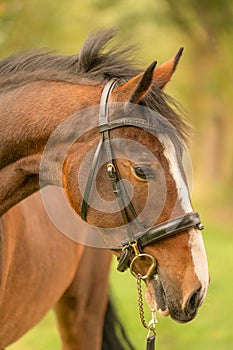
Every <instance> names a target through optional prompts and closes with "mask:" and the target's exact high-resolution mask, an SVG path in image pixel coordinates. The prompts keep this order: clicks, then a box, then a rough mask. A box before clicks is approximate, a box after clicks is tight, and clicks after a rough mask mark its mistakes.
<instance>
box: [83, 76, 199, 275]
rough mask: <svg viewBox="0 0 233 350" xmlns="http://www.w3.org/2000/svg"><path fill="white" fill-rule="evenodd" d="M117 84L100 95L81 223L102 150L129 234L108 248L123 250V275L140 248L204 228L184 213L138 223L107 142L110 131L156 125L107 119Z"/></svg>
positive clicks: (194, 216)
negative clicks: (96, 139) (148, 225)
mask: <svg viewBox="0 0 233 350" xmlns="http://www.w3.org/2000/svg"><path fill="white" fill-rule="evenodd" d="M116 84H117V79H113V80H111V81H109V82H108V83H107V84H106V85H105V87H104V89H103V92H102V96H101V100H100V109H99V125H98V128H99V132H100V135H101V138H100V142H99V144H98V146H97V149H96V151H95V154H94V157H93V161H92V165H91V168H90V172H89V175H88V179H87V183H86V187H85V190H84V195H83V202H82V207H81V217H82V219H83V220H85V221H87V220H86V217H87V209H88V199H89V195H90V192H91V187H92V183H93V179H94V175H95V171H96V168H97V162H98V159H99V155H100V152H101V150H102V149H104V151H105V153H106V155H107V164H106V168H107V174H108V177H109V179H110V182H111V185H112V189H113V192H114V194H115V196H116V199H117V201H118V204H119V208H120V212H121V215H122V218H123V221H124V224H125V225H126V229H127V234H128V238H127V239H124V240H122V241H121V247H111V249H112V250H119V249H122V254H121V255H120V256H119V258H118V261H119V264H118V267H117V269H118V270H119V271H122V272H123V271H125V270H126V269H127V268H128V267H129V261H130V259H131V256H132V254H135V256H137V255H139V253H140V249H142V248H144V247H145V246H147V245H148V244H151V243H155V242H158V241H160V240H161V239H165V238H167V237H170V236H173V235H176V234H177V233H180V232H182V231H185V230H187V229H189V228H192V227H196V228H198V229H199V230H202V229H203V228H204V227H203V225H202V224H201V221H200V217H199V214H198V213H197V212H191V213H187V214H184V215H183V216H180V217H177V218H174V219H171V220H168V221H165V222H163V223H161V224H158V225H155V226H153V227H151V228H149V229H148V228H146V227H145V226H144V225H143V224H142V223H141V222H140V221H139V220H138V218H137V213H136V211H135V209H134V207H133V204H132V203H131V201H130V199H129V195H128V193H127V191H126V189H125V187H124V185H123V183H122V181H121V177H120V173H119V170H118V169H117V165H116V162H115V160H114V157H113V151H112V147H111V143H110V130H113V129H116V128H120V127H127V126H134V127H137V128H143V129H145V130H148V131H155V125H153V124H151V123H148V122H147V121H145V120H143V119H138V118H135V119H132V118H122V119H118V120H114V121H109V120H108V100H109V97H110V95H111V93H112V91H113V89H114V87H115V86H116ZM132 219H133V220H132ZM132 224H133V225H134V226H136V228H137V230H138V232H137V233H134V232H133V230H132Z"/></svg>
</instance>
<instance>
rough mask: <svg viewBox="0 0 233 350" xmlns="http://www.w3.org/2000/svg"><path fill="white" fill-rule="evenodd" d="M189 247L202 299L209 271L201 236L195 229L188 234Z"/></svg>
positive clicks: (207, 282)
mask: <svg viewBox="0 0 233 350" xmlns="http://www.w3.org/2000/svg"><path fill="white" fill-rule="evenodd" d="M189 235H190V238H189V245H190V248H191V254H192V259H193V264H194V269H195V273H196V275H197V277H198V279H199V281H200V283H201V285H202V298H203V299H204V298H205V296H206V293H207V289H208V285H209V269H208V261H207V256H206V251H205V246H204V242H203V238H202V234H201V232H200V231H199V230H197V229H194V228H193V229H191V230H190V232H189Z"/></svg>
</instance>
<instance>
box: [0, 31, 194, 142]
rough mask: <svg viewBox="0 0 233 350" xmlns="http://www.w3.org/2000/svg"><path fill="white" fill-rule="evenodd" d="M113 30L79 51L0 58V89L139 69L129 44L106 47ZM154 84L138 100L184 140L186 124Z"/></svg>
mask: <svg viewBox="0 0 233 350" xmlns="http://www.w3.org/2000/svg"><path fill="white" fill-rule="evenodd" d="M115 35H116V32H115V30H108V31H101V32H97V33H94V34H92V35H90V36H89V37H88V38H87V40H86V41H85V43H84V45H83V47H82V49H81V51H80V53H79V54H76V55H72V56H59V55H54V54H51V53H50V52H41V51H38V50H37V51H31V52H27V53H23V54H18V55H12V56H9V57H7V58H5V59H3V60H2V61H0V93H6V92H8V91H10V90H13V89H16V88H18V87H20V86H23V85H25V84H29V83H32V82H36V81H42V80H43V81H45V80H47V81H63V82H70V83H73V84H82V83H85V84H92V85H102V84H105V83H106V82H107V81H109V80H110V79H112V78H118V79H124V80H128V79H130V78H131V77H133V76H135V75H137V74H138V73H139V72H141V70H140V69H139V68H137V67H136V65H135V63H134V62H133V61H132V60H131V59H130V57H131V56H132V46H131V47H127V48H125V49H122V48H121V45H115V46H112V47H110V48H108V49H106V46H107V44H109V43H110V42H111V41H112V39H113V38H114V37H115ZM166 99H167V96H166V95H165V94H163V93H162V92H161V90H160V89H158V88H156V87H155V86H154V87H153V89H151V92H150V93H149V94H147V95H146V97H145V98H144V99H143V102H142V104H143V105H145V106H147V107H150V108H152V109H154V110H156V111H158V112H159V113H161V114H162V115H163V116H164V117H165V118H166V119H167V120H168V121H170V122H171V124H172V125H173V126H174V127H175V128H176V129H177V131H178V132H179V134H180V136H181V137H182V138H183V139H184V140H185V141H187V136H188V131H189V128H188V127H187V125H186V123H185V122H184V121H183V119H182V118H181V117H180V115H178V114H177V112H175V111H174V110H173V109H172V108H171V107H170V104H173V106H174V102H173V101H172V100H171V99H170V98H169V103H167V102H166Z"/></svg>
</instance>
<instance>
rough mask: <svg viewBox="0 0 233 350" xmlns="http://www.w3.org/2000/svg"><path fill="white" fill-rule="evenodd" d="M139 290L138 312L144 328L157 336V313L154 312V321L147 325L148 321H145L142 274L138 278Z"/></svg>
mask: <svg viewBox="0 0 233 350" xmlns="http://www.w3.org/2000/svg"><path fill="white" fill-rule="evenodd" d="M137 290H138V310H139V316H140V320H141V323H142V325H143V327H144V328H146V329H148V330H149V333H150V332H153V333H154V334H155V326H156V323H157V320H156V318H155V311H154V310H152V319H151V321H150V322H149V323H148V324H147V323H146V320H145V313H144V306H143V296H142V278H141V275H140V274H138V276H137Z"/></svg>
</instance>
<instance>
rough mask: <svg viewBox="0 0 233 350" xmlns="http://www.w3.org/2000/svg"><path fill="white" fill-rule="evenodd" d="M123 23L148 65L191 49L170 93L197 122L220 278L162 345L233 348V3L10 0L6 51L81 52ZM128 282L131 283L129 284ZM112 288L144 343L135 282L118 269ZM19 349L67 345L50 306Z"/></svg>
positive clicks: (210, 248) (196, 158) (197, 164)
mask: <svg viewBox="0 0 233 350" xmlns="http://www.w3.org/2000/svg"><path fill="white" fill-rule="evenodd" d="M113 26H114V27H117V28H119V37H120V39H121V40H123V41H124V42H126V43H130V44H131V43H136V44H139V50H138V53H137V60H138V61H139V62H140V64H141V66H142V67H147V65H149V64H150V63H151V62H152V60H154V59H156V60H158V62H159V63H162V62H163V61H165V60H167V59H168V58H170V57H171V56H172V55H173V54H175V53H176V51H177V50H178V48H179V47H180V46H184V47H185V51H184V55H183V58H182V61H181V63H180V65H179V68H178V70H177V72H176V73H175V75H174V78H173V81H172V82H171V83H170V85H169V86H168V88H167V93H168V94H170V95H172V96H173V97H174V98H175V99H177V100H178V101H179V102H180V103H181V104H182V105H183V107H184V109H185V110H186V111H187V113H188V115H189V116H190V119H191V120H192V123H193V125H194V133H193V138H192V139H193V141H192V144H191V157H192V161H193V169H194V190H193V200H194V206H195V208H196V209H198V210H200V212H201V214H202V217H203V221H204V223H205V226H206V230H205V231H204V237H205V243H206V249H207V253H208V257H209V265H210V273H211V279H212V281H211V285H210V289H209V293H208V297H207V300H206V302H205V305H204V306H203V307H202V309H201V312H200V314H199V316H198V317H197V319H195V320H194V321H193V322H191V323H190V324H187V325H179V324H176V323H175V322H173V321H171V320H170V319H159V325H158V344H157V349H187V348H189V349H190V350H191V349H199V350H210V349H211V350H215V349H216V350H217V349H221V350H228V349H229V350H230V349H232V348H233V332H232V328H233V303H232V294H233V278H232V271H233V257H232V255H233V230H232V227H233V225H232V216H233V210H232V209H233V201H232V198H233V186H232V185H233V133H232V131H233V116H232V115H231V114H232V110H233V98H232V97H233V96H232V81H233V69H232V59H233V2H232V1H230V0H202V1H200V0H179V1H176V0H138V1H136V0H111V1H108V0H59V1H47V0H5V1H4V0H0V47H1V51H0V52H1V58H3V57H5V56H7V55H8V54H11V53H13V52H15V51H22V50H25V49H30V48H38V47H40V48H41V47H42V48H47V49H52V50H57V51H58V52H60V53H62V54H67V55H68V54H72V53H77V52H79V50H80V47H81V45H82V43H83V41H84V40H85V38H86V36H87V34H88V33H89V32H90V31H94V30H98V29H100V28H109V27H113ZM126 286H127V288H126ZM111 291H112V295H113V297H114V299H115V303H116V305H117V309H118V310H119V313H120V316H121V317H122V319H123V320H124V322H125V323H126V326H127V329H128V331H129V334H130V336H131V338H132V340H133V342H134V344H135V346H136V349H137V350H139V349H143V348H144V340H145V339H144V338H145V336H146V333H145V331H144V330H143V329H142V327H141V326H140V323H139V319H138V316H137V306H136V287H135V281H134V279H133V278H131V277H130V276H129V274H128V273H126V274H120V273H117V272H116V271H115V263H114V266H113V269H112V275H111ZM9 349H12V350H16V349H18V350H19V349H21V350H29V349H30V350H32V349H33V350H39V349H41V350H44V349H46V350H47V349H52V350H53V349H54V350H55V349H59V337H58V334H57V330H56V325H55V322H54V318H53V314H52V313H50V314H49V315H48V316H47V317H46V318H45V319H44V320H43V321H42V322H41V323H40V324H39V325H38V326H37V327H36V328H35V329H34V330H32V331H31V332H30V333H29V334H27V335H26V336H25V337H24V338H22V339H21V340H20V341H19V342H17V343H15V344H14V345H12V346H11V347H9Z"/></svg>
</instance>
